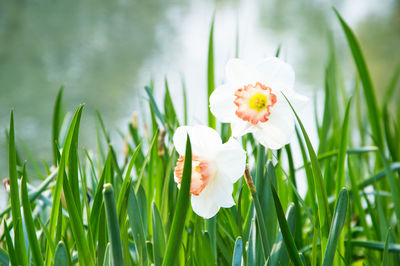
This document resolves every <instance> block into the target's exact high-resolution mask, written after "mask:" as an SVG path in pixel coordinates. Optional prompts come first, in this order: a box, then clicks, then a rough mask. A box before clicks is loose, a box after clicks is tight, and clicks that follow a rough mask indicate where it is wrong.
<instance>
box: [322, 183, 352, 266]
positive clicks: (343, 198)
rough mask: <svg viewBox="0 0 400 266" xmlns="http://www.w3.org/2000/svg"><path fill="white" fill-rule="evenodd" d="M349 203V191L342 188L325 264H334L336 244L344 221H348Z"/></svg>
mask: <svg viewBox="0 0 400 266" xmlns="http://www.w3.org/2000/svg"><path fill="white" fill-rule="evenodd" d="M348 205H349V193H348V192H347V189H345V188H344V189H342V190H341V191H340V193H339V197H338V201H337V204H336V208H335V212H334V213H333V219H332V224H331V230H330V232H329V238H328V245H327V246H326V250H325V257H324V262H323V266H330V265H333V259H334V257H335V253H336V246H337V243H338V241H339V238H340V234H341V232H342V229H343V226H344V223H345V221H346V215H347V207H348Z"/></svg>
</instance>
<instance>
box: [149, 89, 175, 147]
mask: <svg viewBox="0 0 400 266" xmlns="http://www.w3.org/2000/svg"><path fill="white" fill-rule="evenodd" d="M144 89H145V90H146V92H147V95H148V96H149V99H150V105H151V106H152V107H153V110H154V112H155V115H156V116H157V118H158V119H159V120H160V122H161V125H162V126H163V128H164V129H165V131H166V132H167V133H168V136H169V137H170V138H171V139H172V133H171V131H170V130H169V128H168V127H167V125H166V123H165V120H164V117H163V115H162V114H161V112H160V109H159V108H158V106H157V103H156V100H155V99H154V96H153V92H152V91H151V89H150V88H149V87H148V86H145V87H144Z"/></svg>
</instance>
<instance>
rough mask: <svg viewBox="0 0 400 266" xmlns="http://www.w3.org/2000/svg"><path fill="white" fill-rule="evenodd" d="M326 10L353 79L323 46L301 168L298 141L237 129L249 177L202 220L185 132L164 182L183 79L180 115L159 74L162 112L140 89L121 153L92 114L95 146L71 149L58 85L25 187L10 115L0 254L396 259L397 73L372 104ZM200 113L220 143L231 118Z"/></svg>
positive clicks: (40, 259)
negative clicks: (318, 95)
mask: <svg viewBox="0 0 400 266" xmlns="http://www.w3.org/2000/svg"><path fill="white" fill-rule="evenodd" d="M337 16H338V19H339V22H340V23H341V25H342V28H343V30H344V33H345V36H346V38H347V41H348V44H349V47H350V50H351V54H352V56H353V58H354V62H355V66H356V69H357V76H356V82H355V86H354V88H351V89H348V88H345V87H344V85H343V82H342V76H341V72H340V66H339V63H338V61H337V59H336V56H335V52H334V51H335V50H334V48H333V47H334V46H333V44H332V45H331V49H330V51H331V52H330V56H329V62H328V64H327V67H326V72H325V73H326V75H325V105H324V110H323V117H322V119H321V122H319V119H316V123H317V129H318V136H319V145H318V148H317V149H315V148H314V147H313V145H312V144H311V141H310V139H309V137H308V135H307V132H306V130H305V128H304V126H303V124H302V122H301V120H300V119H299V117H298V116H297V114H296V112H295V110H294V109H293V112H294V114H295V116H296V118H297V122H298V125H299V127H298V128H297V130H296V133H297V134H296V135H297V140H298V141H297V144H298V145H299V148H300V153H301V154H299V155H298V156H297V157H299V156H300V157H301V158H302V159H303V166H302V167H299V168H295V166H294V162H293V157H294V154H293V153H292V147H291V145H295V144H291V145H287V146H285V147H284V148H283V149H281V150H278V151H270V150H265V148H263V147H262V146H260V145H258V144H257V143H256V142H255V141H254V139H253V138H252V137H251V136H246V137H244V138H243V139H242V142H243V146H244V147H246V148H247V151H248V157H249V161H252V160H250V159H254V161H255V164H254V165H253V167H252V169H250V170H249V171H248V172H247V174H248V177H249V176H252V177H253V178H254V185H255V187H251V189H249V187H248V186H247V185H246V183H245V181H244V180H243V179H241V180H240V181H238V182H237V183H236V184H235V187H234V193H233V197H234V199H235V201H236V205H235V206H233V207H231V208H228V209H221V210H220V211H219V213H218V214H217V215H216V216H215V217H213V218H211V219H208V220H205V219H203V218H201V217H199V216H197V215H196V214H195V213H194V212H193V211H192V210H191V207H190V194H189V189H190V182H191V155H192V153H191V145H190V139H189V138H188V140H187V145H186V156H185V163H184V172H183V178H182V183H181V187H180V189H178V188H177V186H176V183H175V182H174V179H173V172H174V165H175V162H176V160H177V156H178V154H177V153H176V151H175V150H174V149H173V145H172V135H173V132H174V131H175V129H176V128H177V127H178V126H179V125H180V124H186V123H187V119H188V111H187V110H188V106H187V99H186V91H185V87H184V86H183V88H184V89H183V94H184V108H183V110H184V114H182V116H183V117H184V121H183V123H181V122H180V121H179V119H178V114H177V112H176V110H175V107H174V106H175V104H178V103H176V102H175V103H173V98H172V97H171V95H170V92H169V88H168V83H167V81H166V82H165V97H164V104H163V107H164V108H163V109H162V108H160V107H159V105H158V104H157V103H156V101H155V98H154V96H153V87H152V86H150V87H146V88H145V90H146V93H147V95H148V99H149V109H150V114H149V122H147V121H144V122H143V123H138V122H137V121H132V122H131V123H129V125H128V130H129V131H128V132H129V134H128V136H123V137H124V140H125V147H124V151H123V152H122V153H120V154H119V153H117V152H116V150H115V149H114V147H113V146H112V144H111V139H110V137H109V133H108V132H107V130H106V127H105V125H104V123H103V121H102V119H101V116H100V114H98V125H99V126H98V127H97V130H96V133H97V134H96V135H97V143H98V147H97V153H96V154H95V155H93V154H91V153H89V152H88V151H87V150H83V152H80V149H79V145H78V136H79V126H80V121H81V116H82V112H83V106H79V107H78V109H77V110H76V112H75V115H74V116H73V117H72V119H71V116H67V115H65V114H64V113H63V111H62V110H63V109H62V107H61V106H62V89H60V92H59V94H58V96H57V99H56V103H55V107H54V115H53V127H52V140H51V141H52V144H53V149H52V154H53V167H48V165H47V164H46V165H45V167H46V173H40V172H39V174H38V171H37V170H35V172H34V174H33V176H35V177H36V178H39V179H41V183H40V184H39V185H38V186H33V185H31V184H30V182H29V180H30V177H29V176H30V174H31V173H30V172H29V169H27V167H26V162H23V161H22V159H21V158H24V156H25V154H23V153H20V152H19V150H18V149H17V145H16V143H15V131H14V117H13V112H12V111H11V118H10V128H9V132H8V134H7V138H8V161H9V185H7V186H9V199H10V206H9V207H8V208H6V209H5V210H1V213H0V219H1V229H0V264H4V265H9V264H11V265H29V264H33V265H73V264H77V263H79V264H80V265H149V264H154V265H230V264H231V265H292V264H294V265H321V264H322V265H348V264H352V263H359V264H360V265H361V264H365V265H379V264H383V265H399V264H400V254H399V253H400V245H399V244H398V243H400V223H399V222H398V220H399V217H400V192H399V189H400V181H399V175H400V162H399V156H400V146H399V145H400V142H399V141H398V136H399V134H400V130H399V128H398V126H399V122H400V121H399V119H398V117H400V116H399V115H393V114H391V112H392V111H393V110H389V109H388V107H387V106H388V105H389V102H390V100H391V99H392V98H393V97H392V95H393V93H394V91H395V89H394V88H395V87H396V83H397V80H398V76H399V73H400V71H398V70H396V71H395V72H394V76H393V78H392V80H391V81H390V83H389V86H388V88H387V94H386V95H385V97H384V100H383V102H382V103H381V107H379V104H378V100H377V98H376V96H375V90H374V87H373V85H372V82H371V79H370V77H369V74H368V69H367V64H366V62H365V60H364V58H363V55H362V52H361V48H360V46H359V44H358V42H357V40H356V37H355V35H354V34H353V32H352V31H351V29H350V28H349V27H348V26H347V24H346V23H345V22H344V20H343V19H342V18H341V17H340V15H339V14H337ZM213 28H214V19H213V22H212V26H211V31H210V41H209V54H208V55H209V56H208V69H207V73H208V90H207V91H208V96H209V95H210V94H211V93H212V91H213V90H214V63H213V61H214V52H213ZM278 54H279V52H278ZM359 81H361V83H360V82H359ZM349 92H350V93H349ZM348 94H350V95H353V96H352V97H348ZM399 110H400V109H399ZM395 111H397V110H395ZM207 113H208V119H209V120H208V121H209V126H210V127H213V128H217V127H218V129H219V130H220V131H221V136H222V138H223V139H224V140H226V139H228V138H229V135H230V130H229V125H219V124H217V123H216V121H215V119H214V117H213V116H212V114H211V113H209V111H208V106H207ZM316 117H317V114H316ZM382 118H384V119H382ZM351 121H355V122H356V123H351ZM105 147H107V148H105ZM30 159H31V160H35V159H34V158H30ZM32 163H34V164H35V165H37V164H38V163H37V162H35V161H33V162H32ZM286 165H287V167H286ZM296 176H297V178H296ZM302 177H304V178H305V182H306V183H307V186H308V189H307V193H306V195H305V197H301V196H300V194H299V192H298V189H297V187H298V184H297V181H298V180H299V178H302ZM396 243H397V244H396Z"/></svg>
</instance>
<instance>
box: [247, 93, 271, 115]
mask: <svg viewBox="0 0 400 266" xmlns="http://www.w3.org/2000/svg"><path fill="white" fill-rule="evenodd" d="M267 103H268V99H267V95H265V94H262V93H260V92H257V93H255V94H254V95H253V96H251V97H250V99H249V108H250V109H253V110H256V111H257V112H260V111H263V110H264V109H265V107H266V106H267Z"/></svg>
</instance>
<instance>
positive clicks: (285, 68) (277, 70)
mask: <svg viewBox="0 0 400 266" xmlns="http://www.w3.org/2000/svg"><path fill="white" fill-rule="evenodd" d="M256 69H257V71H258V72H259V74H260V75H261V76H260V79H261V80H262V82H263V83H264V84H265V85H267V86H270V87H271V88H272V89H275V90H282V91H291V90H292V89H293V85H294V81H295V73H294V70H293V68H292V66H291V65H289V64H288V63H286V62H285V61H283V60H282V59H279V58H277V57H270V58H266V59H264V60H263V61H261V62H260V63H259V64H258V65H257V67H256Z"/></svg>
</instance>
